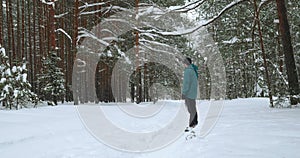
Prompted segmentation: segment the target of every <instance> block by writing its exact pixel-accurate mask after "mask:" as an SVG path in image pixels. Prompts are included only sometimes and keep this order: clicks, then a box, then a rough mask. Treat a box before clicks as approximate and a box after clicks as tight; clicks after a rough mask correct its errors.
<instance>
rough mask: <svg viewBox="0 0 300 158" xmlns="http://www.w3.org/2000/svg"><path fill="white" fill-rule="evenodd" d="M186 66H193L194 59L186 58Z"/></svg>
mask: <svg viewBox="0 0 300 158" xmlns="http://www.w3.org/2000/svg"><path fill="white" fill-rule="evenodd" d="M183 63H184V64H187V65H191V64H192V59H191V58H189V57H186V58H185V60H184V61H183Z"/></svg>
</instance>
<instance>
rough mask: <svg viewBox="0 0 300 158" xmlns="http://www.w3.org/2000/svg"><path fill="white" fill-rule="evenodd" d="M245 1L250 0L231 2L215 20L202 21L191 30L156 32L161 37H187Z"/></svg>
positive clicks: (214, 18)
mask: <svg viewBox="0 0 300 158" xmlns="http://www.w3.org/2000/svg"><path fill="white" fill-rule="evenodd" d="M245 1H249V0H235V1H233V2H231V3H230V4H228V5H227V6H226V7H224V8H223V9H222V10H221V11H220V12H219V13H218V15H216V16H214V17H213V18H211V19H209V20H205V21H201V22H200V23H198V25H197V26H195V27H193V28H190V29H185V30H180V31H178V30H177V31H172V32H164V31H155V32H156V33H158V34H161V35H167V36H170V35H187V34H191V33H193V32H195V31H197V30H199V29H200V28H202V27H205V26H207V25H209V24H211V23H213V22H214V21H216V20H217V19H219V18H220V17H221V16H222V15H223V14H224V13H225V12H226V11H228V10H230V9H231V8H233V7H234V6H236V5H238V4H240V3H243V2H245Z"/></svg>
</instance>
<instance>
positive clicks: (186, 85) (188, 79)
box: [182, 64, 198, 99]
mask: <svg viewBox="0 0 300 158" xmlns="http://www.w3.org/2000/svg"><path fill="white" fill-rule="evenodd" d="M194 67H195V68H194ZM197 69H198V68H197V66H194V65H192V64H191V65H189V66H188V67H187V68H185V70H184V75H183V87H182V94H183V95H184V96H185V97H187V98H190V99H196V98H197V90H198V76H197V73H196V71H197Z"/></svg>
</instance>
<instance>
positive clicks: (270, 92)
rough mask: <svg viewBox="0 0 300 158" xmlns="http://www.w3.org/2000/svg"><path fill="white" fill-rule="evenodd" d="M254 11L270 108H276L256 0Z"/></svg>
mask: <svg viewBox="0 0 300 158" xmlns="http://www.w3.org/2000/svg"><path fill="white" fill-rule="evenodd" d="M254 9H255V20H256V24H257V28H258V33H259V39H260V48H261V52H262V55H263V60H264V69H265V75H266V79H267V85H268V90H269V99H270V107H274V104H273V96H272V89H271V81H270V76H269V71H268V63H267V55H266V52H265V47H264V41H263V35H262V30H261V26H260V18H259V12H258V8H257V4H256V0H254Z"/></svg>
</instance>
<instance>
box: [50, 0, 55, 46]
mask: <svg viewBox="0 0 300 158" xmlns="http://www.w3.org/2000/svg"><path fill="white" fill-rule="evenodd" d="M51 1H52V2H53V3H54V0H51ZM54 16H55V10H54V5H49V30H50V31H49V38H50V41H49V42H50V51H55V49H56V41H55V38H56V37H55V17H54Z"/></svg>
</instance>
